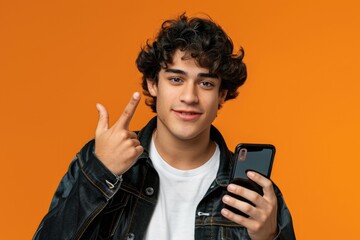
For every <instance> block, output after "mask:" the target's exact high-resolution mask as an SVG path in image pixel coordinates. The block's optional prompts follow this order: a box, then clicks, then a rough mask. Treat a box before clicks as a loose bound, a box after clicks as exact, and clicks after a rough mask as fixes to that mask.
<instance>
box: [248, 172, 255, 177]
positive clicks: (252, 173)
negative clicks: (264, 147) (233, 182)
mask: <svg viewBox="0 0 360 240" xmlns="http://www.w3.org/2000/svg"><path fill="white" fill-rule="evenodd" d="M246 174H247V176H248V177H254V176H255V173H254V172H252V171H248V172H247V173H246Z"/></svg>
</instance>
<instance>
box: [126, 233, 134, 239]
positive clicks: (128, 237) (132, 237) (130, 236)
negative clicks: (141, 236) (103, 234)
mask: <svg viewBox="0 0 360 240" xmlns="http://www.w3.org/2000/svg"><path fill="white" fill-rule="evenodd" d="M134 239H135V234H133V233H129V234H128V236H127V240H134Z"/></svg>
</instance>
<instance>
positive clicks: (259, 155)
mask: <svg viewBox="0 0 360 240" xmlns="http://www.w3.org/2000/svg"><path fill="white" fill-rule="evenodd" d="M234 157H235V161H234V166H233V169H232V173H231V181H230V182H231V183H234V184H237V185H240V186H243V187H246V188H248V189H250V190H252V191H255V192H257V193H259V194H260V195H264V193H263V190H262V187H261V186H259V185H258V184H257V183H255V182H254V181H252V180H250V179H249V178H248V177H247V176H246V173H247V172H248V171H250V170H251V171H254V172H257V173H260V174H261V175H263V176H265V177H266V178H269V179H270V174H271V169H272V165H273V162H274V157H275V146H274V145H272V144H255V143H241V144H238V145H237V146H236V148H235V155H234ZM228 194H229V195H231V196H233V197H235V198H237V199H240V200H242V201H245V202H248V203H250V204H252V205H253V206H255V205H254V204H253V203H252V202H250V201H249V200H247V199H245V198H243V197H240V196H237V195H234V194H232V193H228ZM226 208H229V210H231V211H233V212H234V213H237V214H240V215H243V216H246V217H248V215H246V214H245V213H243V212H240V211H239V210H237V209H234V208H232V207H230V206H226Z"/></svg>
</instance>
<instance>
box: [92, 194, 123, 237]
mask: <svg viewBox="0 0 360 240" xmlns="http://www.w3.org/2000/svg"><path fill="white" fill-rule="evenodd" d="M129 197H130V196H129V194H124V193H123V192H118V193H117V194H116V195H115V196H114V197H113V198H112V199H111V200H110V201H111V202H110V204H109V205H108V207H107V208H106V209H105V210H104V212H103V214H102V220H101V224H100V228H99V236H100V239H112V237H113V235H114V233H115V231H116V229H117V227H118V225H119V221H120V219H121V218H122V216H123V214H124V210H125V207H126V205H127V202H128V200H129Z"/></svg>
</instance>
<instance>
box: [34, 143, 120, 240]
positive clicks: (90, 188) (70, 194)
mask: <svg viewBox="0 0 360 240" xmlns="http://www.w3.org/2000/svg"><path fill="white" fill-rule="evenodd" d="M93 148H94V140H92V141H90V142H89V143H87V144H86V145H85V146H84V147H83V148H82V149H81V151H80V152H79V153H78V154H77V155H76V157H75V158H74V160H73V161H72V162H71V164H70V166H69V169H68V171H67V173H66V174H65V175H64V177H63V178H62V180H61V182H60V184H59V186H58V188H57V190H56V192H55V194H54V196H53V199H52V201H51V204H50V209H49V211H48V213H47V214H46V215H45V217H44V218H43V220H42V221H41V223H40V225H39V227H38V229H37V231H36V233H35V235H34V237H33V240H42V239H54V240H55V239H62V240H65V239H80V238H81V236H82V235H83V234H84V232H85V231H87V233H86V235H96V231H97V230H96V229H97V228H96V227H95V228H93V227H91V229H90V228H88V226H89V225H90V224H92V226H93V225H94V223H95V224H96V222H97V221H100V220H101V212H102V211H103V210H104V208H105V207H106V206H107V203H108V202H109V200H110V199H111V198H112V197H113V196H114V194H115V193H116V191H117V190H118V189H119V187H120V184H121V181H122V179H121V176H120V177H119V176H115V175H114V174H113V173H112V172H110V171H109V170H108V169H107V168H106V167H105V166H104V165H103V164H102V163H101V162H100V161H99V160H98V159H97V158H96V156H95V154H94V153H93ZM89 231H94V233H89Z"/></svg>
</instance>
